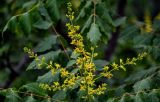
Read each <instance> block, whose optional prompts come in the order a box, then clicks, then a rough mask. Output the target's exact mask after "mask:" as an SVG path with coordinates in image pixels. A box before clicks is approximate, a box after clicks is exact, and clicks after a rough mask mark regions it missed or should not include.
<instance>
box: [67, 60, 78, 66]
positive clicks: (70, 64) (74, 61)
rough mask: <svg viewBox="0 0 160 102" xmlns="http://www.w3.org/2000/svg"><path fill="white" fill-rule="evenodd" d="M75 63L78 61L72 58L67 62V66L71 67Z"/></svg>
mask: <svg viewBox="0 0 160 102" xmlns="http://www.w3.org/2000/svg"><path fill="white" fill-rule="evenodd" d="M75 63H76V60H70V61H69V62H68V63H67V66H66V67H71V66H73V65H74V64H75Z"/></svg>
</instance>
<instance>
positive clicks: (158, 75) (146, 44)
mask: <svg viewBox="0 0 160 102" xmlns="http://www.w3.org/2000/svg"><path fill="white" fill-rule="evenodd" d="M67 2H69V0H1V1H0V31H1V32H2V36H1V40H0V87H1V88H2V89H5V88H7V89H8V90H5V91H4V90H2V91H1V92H0V94H1V99H2V100H3V101H4V100H5V101H6V102H10V100H11V99H12V100H13V102H18V101H20V102H21V101H22V100H23V101H24V102H37V101H38V102H39V101H40V102H41V101H43V102H48V101H50V98H48V97H47V96H50V97H51V99H52V101H55V100H53V99H57V100H61V101H64V100H69V102H71V101H73V102H74V100H75V97H74V93H75V92H73V93H71V92H70V93H67V92H57V93H51V92H46V91H45V90H43V89H41V88H39V87H38V85H37V83H36V82H46V83H51V82H53V81H54V80H57V79H58V76H56V77H53V76H52V75H51V73H50V72H47V70H38V69H37V65H36V63H35V61H32V60H31V59H29V58H28V56H27V55H26V54H25V53H24V52H23V48H24V47H25V46H27V47H29V48H32V50H33V51H34V52H36V53H37V54H38V56H40V57H41V56H45V57H46V59H47V61H49V60H53V61H54V62H58V63H60V64H61V65H63V66H67V65H69V64H70V63H68V59H67V57H66V55H65V51H64V49H63V47H64V48H65V49H66V51H67V53H68V54H69V55H70V56H71V57H75V56H73V55H71V54H72V48H73V46H71V45H70V38H68V36H67V29H66V27H65V24H66V22H67V19H66V17H65V14H66V12H67V9H66V8H67ZM71 3H72V5H73V8H74V11H75V14H76V16H75V17H76V18H75V22H74V23H75V24H78V25H80V26H81V29H80V31H79V32H81V33H82V35H83V37H84V39H85V42H84V43H85V47H86V49H89V48H90V46H91V45H95V44H96V45H97V46H98V47H97V48H96V52H97V53H98V54H99V55H98V57H97V58H96V59H95V60H94V62H95V64H96V66H97V70H99V71H100V70H101V69H102V67H103V66H104V65H108V64H109V63H111V62H116V63H118V62H119V59H123V60H126V58H132V57H135V56H137V54H138V53H141V52H147V53H148V55H147V57H146V58H145V59H144V60H143V61H140V62H138V63H137V65H136V66H135V65H134V66H127V71H126V72H123V71H118V72H115V73H114V77H113V78H112V79H109V80H104V79H102V80H101V81H106V83H107V84H108V85H109V88H108V90H107V91H106V93H105V95H103V96H100V97H98V98H96V99H95V101H99V102H103V101H104V102H106V101H107V102H117V101H118V102H119V101H120V102H130V101H133V100H134V101H135V102H159V101H160V89H159V88H160V66H159V63H160V6H159V5H160V1H159V0H139V1H138V0H97V5H96V16H95V17H96V20H95V23H96V25H97V26H92V23H93V22H94V19H93V18H94V9H93V8H94V5H93V0H71ZM91 33H95V34H94V35H91V36H90V34H91ZM61 43H63V46H62V45H61ZM26 69H27V71H26ZM31 69H34V70H31ZM10 87H12V88H10ZM17 90H20V91H21V92H22V91H23V92H28V93H30V92H32V93H35V94H36V95H41V96H45V97H42V98H39V97H37V96H36V95H31V96H30V95H28V94H26V93H25V94H23V93H20V92H19V91H17ZM75 91H76V90H75ZM53 94H54V95H53ZM5 96H6V97H5ZM77 101H78V100H77Z"/></svg>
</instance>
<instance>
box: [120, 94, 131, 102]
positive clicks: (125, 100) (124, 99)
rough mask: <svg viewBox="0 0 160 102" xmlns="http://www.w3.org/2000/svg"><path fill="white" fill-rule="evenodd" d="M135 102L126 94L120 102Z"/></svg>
mask: <svg viewBox="0 0 160 102" xmlns="http://www.w3.org/2000/svg"><path fill="white" fill-rule="evenodd" d="M132 101H133V97H132V96H130V95H129V94H127V93H126V94H124V95H123V96H122V97H121V99H120V100H119V102H132Z"/></svg>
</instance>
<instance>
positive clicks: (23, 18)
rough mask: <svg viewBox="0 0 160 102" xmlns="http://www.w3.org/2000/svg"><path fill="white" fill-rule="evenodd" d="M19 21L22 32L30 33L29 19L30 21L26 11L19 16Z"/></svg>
mask: <svg viewBox="0 0 160 102" xmlns="http://www.w3.org/2000/svg"><path fill="white" fill-rule="evenodd" d="M19 23H20V27H21V29H22V30H23V32H24V33H26V34H30V32H31V21H30V14H29V13H28V12H26V13H23V14H22V15H20V16H19Z"/></svg>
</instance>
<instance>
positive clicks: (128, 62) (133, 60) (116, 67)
mask: <svg viewBox="0 0 160 102" xmlns="http://www.w3.org/2000/svg"><path fill="white" fill-rule="evenodd" d="M145 56H147V53H146V52H143V53H141V54H138V56H137V58H135V57H133V58H131V59H130V58H127V60H126V62H124V61H123V60H122V59H120V63H119V64H116V63H115V62H114V63H112V64H111V68H112V69H111V70H109V66H108V65H107V66H105V67H104V68H103V72H102V73H101V76H100V77H102V76H103V77H106V78H111V77H112V76H113V74H112V71H115V70H119V69H123V70H124V71H126V68H125V66H126V65H136V62H137V61H139V60H142V59H143V58H144V57H145Z"/></svg>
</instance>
